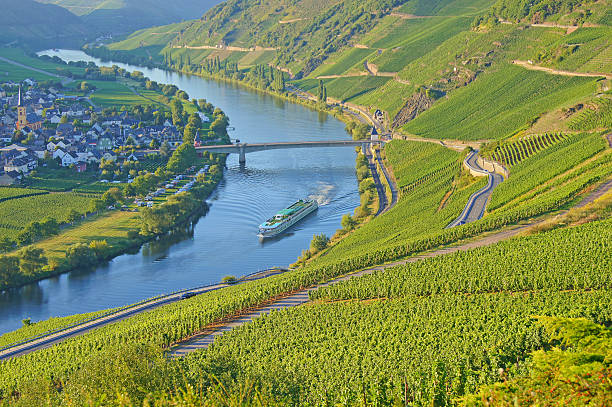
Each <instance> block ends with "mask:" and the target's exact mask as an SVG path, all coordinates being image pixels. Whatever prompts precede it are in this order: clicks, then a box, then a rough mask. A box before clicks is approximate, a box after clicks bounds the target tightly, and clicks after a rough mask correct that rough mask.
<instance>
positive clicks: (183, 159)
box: [166, 143, 198, 174]
mask: <svg viewBox="0 0 612 407" xmlns="http://www.w3.org/2000/svg"><path fill="white" fill-rule="evenodd" d="M197 160H198V153H197V152H196V150H195V147H194V146H193V144H187V143H183V144H181V145H180V146H179V147H178V148H177V149H176V150H175V151H174V152H173V153H172V156H171V157H170V159H169V160H168V165H167V166H166V168H167V169H168V171H170V172H172V173H175V174H178V173H180V172H183V171H185V170H186V169H187V168H189V167H191V166H192V165H194V164H195V163H196V161H197Z"/></svg>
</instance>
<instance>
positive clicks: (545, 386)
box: [462, 317, 612, 406]
mask: <svg viewBox="0 0 612 407" xmlns="http://www.w3.org/2000/svg"><path fill="white" fill-rule="evenodd" d="M538 321H539V322H540V323H541V324H542V325H543V326H544V327H545V328H546V330H547V331H548V333H549V335H551V339H552V341H551V344H552V345H557V346H558V345H561V346H559V347H554V348H553V349H550V350H538V351H535V352H534V353H533V362H532V363H531V366H530V369H529V374H525V375H522V376H519V377H516V378H513V379H511V380H508V381H504V382H503V383H496V384H494V385H490V386H485V387H483V388H481V389H480V390H479V391H478V393H477V394H473V395H469V396H466V397H465V398H464V399H463V400H462V405H464V406H477V405H483V404H485V402H486V403H487V404H494V405H497V406H514V405H516V404H520V405H536V404H537V405H552V404H563V405H566V406H584V405H605V404H607V403H608V402H609V400H610V394H611V392H612V386H611V385H610V381H609V380H608V379H609V377H610V375H611V374H612V367H611V366H610V358H609V354H610V353H609V352H610V349H611V348H612V332H611V331H610V329H609V328H606V327H605V326H602V325H598V324H595V323H593V322H592V321H589V320H587V319H584V318H573V319H570V318H554V317H539V318H538Z"/></svg>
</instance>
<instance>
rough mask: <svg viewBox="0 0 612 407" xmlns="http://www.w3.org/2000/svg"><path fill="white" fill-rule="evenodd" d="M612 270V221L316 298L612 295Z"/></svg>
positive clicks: (382, 275) (382, 274) (403, 269)
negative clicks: (560, 293)
mask: <svg viewBox="0 0 612 407" xmlns="http://www.w3.org/2000/svg"><path fill="white" fill-rule="evenodd" d="M533 253H538V256H533V255H532V254H533ZM570 259H571V261H569V260H570ZM611 265H612V219H608V220H606V221H602V222H595V223H591V224H587V225H583V226H579V227H574V228H568V229H560V230H554V231H551V232H548V233H544V234H539V235H535V236H527V237H521V238H516V239H512V240H508V241H505V242H501V243H498V244H496V245H495V246H491V247H482V248H478V249H474V250H471V251H469V252H456V253H453V254H451V255H447V256H440V257H435V258H430V259H425V260H423V261H420V262H416V263H408V264H406V265H403V266H399V267H395V268H393V269H388V270H385V271H379V272H376V273H373V274H369V275H366V276H363V277H360V278H355V279H350V280H347V281H343V282H341V283H338V284H335V285H332V286H329V287H325V288H321V289H319V290H317V291H313V292H311V298H312V299H327V300H346V299H360V300H365V299H372V298H395V297H401V296H406V295H418V296H427V295H432V294H443V293H466V294H468V293H469V294H477V293H487V292H499V291H508V292H519V291H529V290H556V291H562V290H582V289H611V288H612V268H611V267H610V266H611Z"/></svg>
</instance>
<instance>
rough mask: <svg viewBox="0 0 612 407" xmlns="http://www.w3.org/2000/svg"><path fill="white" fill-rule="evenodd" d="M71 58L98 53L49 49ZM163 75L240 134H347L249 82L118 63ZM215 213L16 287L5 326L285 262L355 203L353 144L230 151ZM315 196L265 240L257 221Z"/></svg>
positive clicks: (2, 308) (262, 137)
mask: <svg viewBox="0 0 612 407" xmlns="http://www.w3.org/2000/svg"><path fill="white" fill-rule="evenodd" d="M48 53H49V54H53V55H57V56H59V57H61V58H63V59H65V60H88V61H90V60H93V61H95V62H97V63H100V64H104V65H112V64H113V63H101V62H100V61H99V60H97V59H94V58H91V57H89V56H87V55H85V54H84V53H82V52H81V51H68V50H59V51H49V52H48ZM117 65H119V66H121V67H123V68H126V69H128V70H130V71H133V70H140V71H142V72H144V74H145V75H146V76H148V77H150V78H151V79H153V80H155V81H157V82H160V83H170V84H174V85H176V86H178V87H179V88H180V89H183V90H185V91H186V92H187V93H188V94H189V96H190V97H196V98H198V99H199V98H206V99H207V100H208V101H210V102H211V103H213V104H214V105H215V106H218V107H220V108H221V109H223V110H224V111H225V112H226V113H227V114H228V116H229V118H230V122H231V126H233V127H235V129H236V130H235V131H233V132H232V134H231V137H233V138H239V139H240V140H241V141H243V142H247V143H257V142H267V141H308V140H311V141H316V140H334V139H337V140H345V139H347V134H346V133H345V131H344V124H343V123H341V122H339V121H337V120H336V119H334V118H333V117H331V116H328V115H326V114H321V113H318V112H315V111H312V110H309V109H307V108H305V107H303V106H300V105H294V104H291V103H287V102H285V101H283V100H279V99H278V98H274V97H271V96H268V95H263V94H259V93H256V92H252V91H249V90H247V89H245V88H243V87H239V86H235V85H230V84H225V83H218V82H215V81H209V80H205V79H202V78H200V77H195V76H188V75H182V74H177V73H173V72H166V71H162V70H157V69H154V70H151V69H146V68H142V67H135V66H128V65H125V64H117ZM227 166H228V168H227V170H226V172H225V176H224V179H223V181H222V182H221V184H220V185H219V188H218V189H217V190H216V192H215V193H214V194H213V196H211V198H210V199H209V200H208V202H209V204H210V211H209V212H208V214H207V215H206V216H205V217H203V218H201V219H200V220H199V221H198V222H197V223H196V224H195V225H194V226H193V227H191V228H188V229H187V230H186V231H185V233H184V234H179V235H176V236H172V237H171V238H169V239H167V240H165V241H162V242H159V243H156V244H150V245H146V246H144V247H143V248H142V250H140V251H139V252H138V253H137V254H129V255H123V256H120V257H118V258H116V259H115V260H113V261H112V262H110V263H109V264H108V265H105V266H102V267H99V268H98V269H97V270H78V271H74V272H72V273H68V274H65V275H62V276H59V277H56V278H52V279H47V280H44V281H41V282H39V283H36V284H31V285H28V286H25V287H23V288H21V289H18V290H11V291H8V292H4V293H0V333H3V332H7V331H10V330H13V329H16V328H18V327H19V326H20V325H21V320H22V319H24V318H28V317H31V318H32V320H33V321H38V320H41V319H46V318H49V317H52V316H64V315H70V314H75V313H82V312H90V311H96V310H100V309H105V308H111V307H118V306H123V305H126V304H130V303H135V302H138V301H141V300H143V299H145V298H149V297H153V296H155V295H158V294H162V293H166V292H172V291H176V290H180V289H183V288H188V287H194V286H199V285H207V284H213V283H215V282H218V281H219V280H220V279H221V278H222V277H223V276H225V275H230V274H231V275H236V276H242V275H245V274H249V273H252V272H255V271H257V270H261V269H265V268H269V267H272V266H286V265H288V264H289V263H291V262H293V261H294V260H295V259H296V258H297V256H298V255H299V254H300V253H301V251H302V250H303V249H306V248H307V247H308V245H309V242H310V240H311V239H312V235H313V234H315V233H325V234H327V235H331V234H333V233H334V231H335V230H336V229H337V228H339V227H340V219H341V217H342V215H343V214H345V213H348V212H351V211H352V210H353V209H354V208H355V207H357V206H358V205H359V195H358V192H357V180H356V178H355V153H354V150H353V149H352V148H346V149H343V148H320V149H307V150H302V149H298V150H277V151H265V152H258V153H253V154H250V155H249V157H248V160H247V164H246V167H242V168H241V167H240V166H239V164H238V157H237V156H230V158H229V160H228V164H227ZM307 196H311V197H316V198H317V199H318V201H319V203H320V208H319V210H318V211H317V212H316V213H314V214H313V215H310V216H309V217H308V218H306V219H305V220H304V221H303V222H301V223H299V224H298V225H296V226H295V227H294V228H292V229H290V230H289V231H288V233H286V234H285V235H283V236H282V237H280V238H277V239H275V240H270V241H265V242H264V243H262V242H260V241H259V240H258V238H257V236H256V232H257V226H258V225H259V223H261V222H262V221H263V220H265V219H266V218H267V217H268V216H270V215H273V214H274V213H275V212H276V211H277V210H279V209H282V208H284V207H285V206H286V205H288V204H290V203H291V202H293V201H294V200H296V199H298V198H302V197H307Z"/></svg>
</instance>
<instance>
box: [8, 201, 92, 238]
mask: <svg viewBox="0 0 612 407" xmlns="http://www.w3.org/2000/svg"><path fill="white" fill-rule="evenodd" d="M91 201H92V199H91V198H86V197H83V196H79V195H76V194H73V193H61V192H58V193H52V194H47V195H41V196H33V197H25V198H18V199H11V200H8V201H4V202H0V217H1V218H2V221H1V223H2V224H1V225H0V226H1V232H2V235H3V236H6V237H9V238H14V237H15V236H16V235H17V233H18V232H19V231H20V230H21V229H22V228H24V227H25V226H27V225H28V224H29V223H30V222H34V221H38V222H39V221H42V220H43V219H44V218H46V217H51V218H54V219H55V220H57V221H58V222H60V223H63V222H67V216H68V213H69V212H70V211H71V210H73V209H74V210H76V211H77V212H79V213H81V214H85V212H87V210H88V208H89V204H90V202H91Z"/></svg>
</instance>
